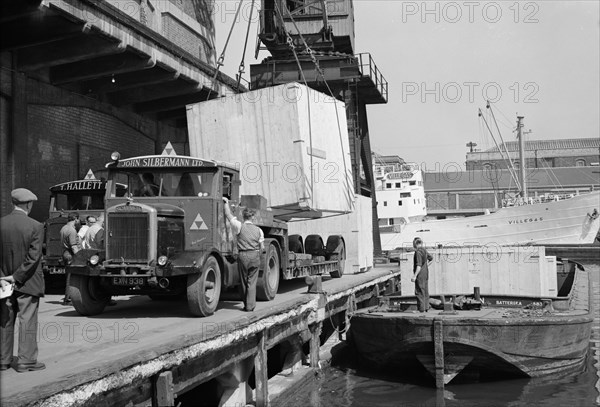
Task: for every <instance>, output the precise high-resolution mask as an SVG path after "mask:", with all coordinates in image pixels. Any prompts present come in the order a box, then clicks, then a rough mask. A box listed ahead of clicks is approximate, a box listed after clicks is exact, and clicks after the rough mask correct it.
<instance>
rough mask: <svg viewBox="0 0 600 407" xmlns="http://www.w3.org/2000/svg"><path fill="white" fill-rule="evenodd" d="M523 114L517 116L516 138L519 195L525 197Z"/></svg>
mask: <svg viewBox="0 0 600 407" xmlns="http://www.w3.org/2000/svg"><path fill="white" fill-rule="evenodd" d="M524 118H525V116H517V138H518V139H519V162H520V163H521V165H520V167H521V168H520V169H519V181H520V183H521V197H522V198H523V199H527V182H526V181H527V180H526V175H525V163H526V158H525V139H524V138H523V132H522V131H521V129H522V128H523V119H524Z"/></svg>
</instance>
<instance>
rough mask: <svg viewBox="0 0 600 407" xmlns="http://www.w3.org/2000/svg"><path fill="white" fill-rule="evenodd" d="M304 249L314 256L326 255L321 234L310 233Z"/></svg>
mask: <svg viewBox="0 0 600 407" xmlns="http://www.w3.org/2000/svg"><path fill="white" fill-rule="evenodd" d="M304 251H305V253H307V254H312V255H313V256H325V245H324V244H323V239H322V238H321V236H319V235H308V236H306V240H305V241H304Z"/></svg>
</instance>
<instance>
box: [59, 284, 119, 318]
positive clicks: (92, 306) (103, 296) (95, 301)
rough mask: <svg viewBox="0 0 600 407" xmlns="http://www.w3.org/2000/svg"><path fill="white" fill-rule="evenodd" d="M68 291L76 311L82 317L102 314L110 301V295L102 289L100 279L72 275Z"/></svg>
mask: <svg viewBox="0 0 600 407" xmlns="http://www.w3.org/2000/svg"><path fill="white" fill-rule="evenodd" d="M68 290H69V296H70V297H71V301H72V303H73V307H75V311H77V312H78V313H79V314H81V315H97V314H100V313H102V311H104V307H106V305H108V302H109V301H110V294H108V293H107V292H106V291H104V290H103V289H102V287H100V279H99V278H98V277H94V278H92V277H89V276H82V275H79V274H71V278H70V279H69V288H68Z"/></svg>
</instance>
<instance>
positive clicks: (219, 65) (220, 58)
mask: <svg viewBox="0 0 600 407" xmlns="http://www.w3.org/2000/svg"><path fill="white" fill-rule="evenodd" d="M243 1H244V0H240V2H239V4H238V7H237V10H236V12H235V17H233V23H231V28H230V29H229V34H228V35H227V40H226V41H225V45H224V46H223V51H221V55H220V56H219V59H218V60H217V68H216V69H215V74H214V75H213V77H212V82H211V87H214V86H215V83H216V80H217V76H218V75H219V71H220V69H221V67H222V66H223V63H224V62H225V51H227V46H228V45H229V40H230V39H231V34H232V33H233V28H234V27H235V23H236V22H237V19H238V16H239V14H240V11H241V10H242V2H243ZM253 4H254V3H253ZM238 89H239V87H238ZM211 93H212V88H211V89H210V91H209V92H208V94H207V95H206V100H208V99H210V94H211Z"/></svg>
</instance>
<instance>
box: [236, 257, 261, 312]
mask: <svg viewBox="0 0 600 407" xmlns="http://www.w3.org/2000/svg"><path fill="white" fill-rule="evenodd" d="M237 263H238V271H239V273H240V281H241V282H242V293H243V298H244V310H246V311H254V307H256V282H257V281H258V269H259V267H260V253H259V252H258V251H247V252H246V251H240V253H239V256H238V262H237Z"/></svg>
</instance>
